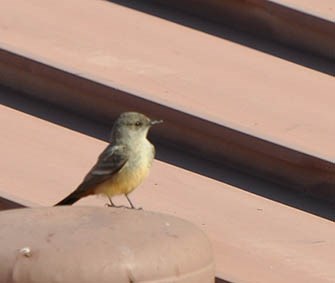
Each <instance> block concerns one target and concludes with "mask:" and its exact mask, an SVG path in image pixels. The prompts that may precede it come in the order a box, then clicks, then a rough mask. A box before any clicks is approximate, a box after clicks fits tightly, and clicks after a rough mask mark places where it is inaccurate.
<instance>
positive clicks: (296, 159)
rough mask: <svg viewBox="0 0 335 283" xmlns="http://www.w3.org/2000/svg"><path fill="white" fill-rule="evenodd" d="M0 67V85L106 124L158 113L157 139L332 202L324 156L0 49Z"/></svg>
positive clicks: (333, 172)
mask: <svg viewBox="0 0 335 283" xmlns="http://www.w3.org/2000/svg"><path fill="white" fill-rule="evenodd" d="M0 71H1V75H0V81H1V83H2V84H3V85H7V86H9V87H11V88H14V89H17V90H20V91H21V92H24V93H26V94H29V95H31V96H33V97H35V98H38V99H42V100H45V101H47V102H50V103H55V104H56V105H58V106H61V107H64V108H67V109H69V110H71V111H74V112H76V113H79V114H81V115H85V116H87V117H89V118H92V119H94V120H96V121H101V122H102V123H106V122H107V121H110V122H109V123H110V126H111V124H112V121H113V120H114V119H115V117H116V116H117V115H118V114H119V113H120V112H123V111H125V110H127V109H136V111H139V112H143V113H146V114H148V115H149V116H152V117H159V118H160V119H163V120H164V121H165V122H164V125H163V126H162V127H159V128H158V129H157V130H156V131H154V133H153V134H154V138H155V139H156V140H157V141H158V142H159V143H162V144H165V145H168V146H172V147H174V148H176V149H178V150H180V151H187V152H190V153H192V154H196V155H198V156H199V157H202V158H205V159H209V160H213V161H215V162H217V163H219V164H223V163H224V164H228V165H230V166H232V167H235V168H238V169H239V170H242V171H246V172H248V173H249V174H255V175H257V176H261V177H262V178H264V179H268V180H272V181H274V182H277V183H280V184H283V185H285V186H287V187H289V188H291V189H294V190H298V191H302V192H304V193H307V194H310V195H313V196H316V197H319V198H322V199H325V200H327V201H332V202H333V201H335V189H334V188H335V164H334V163H333V162H331V161H330V160H325V159H322V158H320V157H317V156H313V155H310V154H308V153H304V152H300V151H298V150H294V149H292V148H288V147H285V146H281V145H279V144H276V143H275V142H271V141H269V140H264V139H263V138H262V137H257V136H254V135H252V134H250V133H246V132H243V130H241V129H238V128H235V129H234V128H230V127H226V126H224V125H222V124H221V125H220V124H217V123H214V122H211V121H209V120H205V119H201V118H199V117H195V116H193V115H191V114H188V113H185V112H183V111H179V110H178V109H175V108H172V107H168V106H167V105H162V104H159V103H155V102H153V101H150V100H148V99H145V98H142V97H140V96H137V95H135V94H134V93H131V92H129V91H126V90H121V89H118V88H116V87H113V85H110V84H109V85H107V84H104V83H99V82H97V81H93V80H90V79H87V78H84V77H82V76H78V75H76V74H74V73H70V72H67V71H64V70H61V69H58V68H55V67H52V66H48V65H46V64H43V63H40V62H37V61H35V60H32V59H30V58H27V57H24V56H21V55H19V54H15V53H12V52H10V51H7V50H4V49H2V50H0ZM92 94H94V95H92ZM135 105H136V107H135ZM255 160H257V162H255Z"/></svg>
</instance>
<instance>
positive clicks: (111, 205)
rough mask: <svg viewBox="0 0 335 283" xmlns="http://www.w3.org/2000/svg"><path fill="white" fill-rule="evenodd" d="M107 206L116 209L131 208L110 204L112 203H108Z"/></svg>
mask: <svg viewBox="0 0 335 283" xmlns="http://www.w3.org/2000/svg"><path fill="white" fill-rule="evenodd" d="M105 206H107V207H114V208H129V207H128V206H125V205H114V204H110V203H106V204H105Z"/></svg>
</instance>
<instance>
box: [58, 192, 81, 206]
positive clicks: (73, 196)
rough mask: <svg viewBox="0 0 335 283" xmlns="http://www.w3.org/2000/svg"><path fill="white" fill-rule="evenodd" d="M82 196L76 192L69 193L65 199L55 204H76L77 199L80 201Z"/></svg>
mask: <svg viewBox="0 0 335 283" xmlns="http://www.w3.org/2000/svg"><path fill="white" fill-rule="evenodd" d="M80 198H81V197H78V195H77V194H76V192H73V193H72V194H70V195H68V196H67V197H66V198H65V199H63V200H61V201H60V202H58V203H56V204H55V205H54V206H59V205H71V204H74V203H75V202H76V201H78V200H79V199H80Z"/></svg>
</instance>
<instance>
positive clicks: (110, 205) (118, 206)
mask: <svg viewBox="0 0 335 283" xmlns="http://www.w3.org/2000/svg"><path fill="white" fill-rule="evenodd" d="M106 196H107V198H108V199H109V202H110V204H109V203H106V206H108V207H115V208H121V207H123V208H128V207H127V206H124V205H115V204H114V202H113V201H112V198H111V197H110V196H109V195H106Z"/></svg>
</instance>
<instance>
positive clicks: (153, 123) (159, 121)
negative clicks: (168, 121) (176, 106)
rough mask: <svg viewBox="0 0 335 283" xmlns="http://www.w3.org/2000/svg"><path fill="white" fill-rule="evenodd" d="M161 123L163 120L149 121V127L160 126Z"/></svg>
mask: <svg viewBox="0 0 335 283" xmlns="http://www.w3.org/2000/svg"><path fill="white" fill-rule="evenodd" d="M161 123H163V120H151V121H150V126H153V125H156V124H161Z"/></svg>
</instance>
